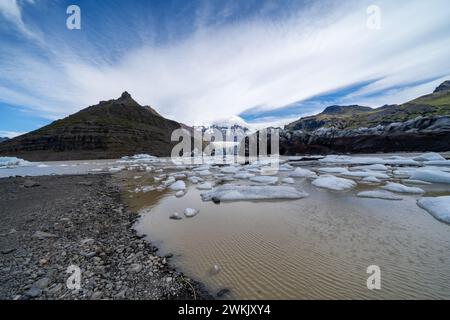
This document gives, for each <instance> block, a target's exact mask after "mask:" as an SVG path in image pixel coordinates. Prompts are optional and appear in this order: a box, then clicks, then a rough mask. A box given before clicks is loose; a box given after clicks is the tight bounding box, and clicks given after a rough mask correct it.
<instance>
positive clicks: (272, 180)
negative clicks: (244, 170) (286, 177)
mask: <svg viewBox="0 0 450 320" xmlns="http://www.w3.org/2000/svg"><path fill="white" fill-rule="evenodd" d="M250 181H252V182H257V183H262V184H276V183H277V182H278V177H273V176H257V177H251V178H250Z"/></svg>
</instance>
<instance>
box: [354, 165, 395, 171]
mask: <svg viewBox="0 0 450 320" xmlns="http://www.w3.org/2000/svg"><path fill="white" fill-rule="evenodd" d="M351 169H356V170H363V171H364V170H369V171H372V170H373V171H386V170H387V169H388V167H386V166H385V165H384V164H371V165H366V166H356V167H352V168H351Z"/></svg>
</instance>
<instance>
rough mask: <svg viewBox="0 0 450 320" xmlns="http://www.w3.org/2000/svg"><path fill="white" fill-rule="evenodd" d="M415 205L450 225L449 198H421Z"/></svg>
mask: <svg viewBox="0 0 450 320" xmlns="http://www.w3.org/2000/svg"><path fill="white" fill-rule="evenodd" d="M417 205H418V206H419V207H421V208H422V209H424V210H426V211H428V213H430V214H431V215H432V216H433V217H435V218H436V219H438V220H440V221H442V222H446V223H450V196H444V197H434V198H422V199H419V200H418V201H417Z"/></svg>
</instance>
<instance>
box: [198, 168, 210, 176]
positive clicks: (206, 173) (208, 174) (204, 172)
mask: <svg viewBox="0 0 450 320" xmlns="http://www.w3.org/2000/svg"><path fill="white" fill-rule="evenodd" d="M197 174H198V175H200V176H202V177H205V176H210V175H211V174H212V173H211V171H209V170H202V171H197Z"/></svg>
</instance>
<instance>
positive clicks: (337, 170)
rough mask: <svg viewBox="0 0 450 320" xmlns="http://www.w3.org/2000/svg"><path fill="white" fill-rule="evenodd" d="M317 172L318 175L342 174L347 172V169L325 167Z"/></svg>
mask: <svg viewBox="0 0 450 320" xmlns="http://www.w3.org/2000/svg"><path fill="white" fill-rule="evenodd" d="M317 171H319V172H320V173H330V174H342V173H346V172H348V169H347V168H346V167H326V168H320V169H318V170H317Z"/></svg>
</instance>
